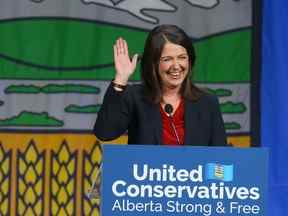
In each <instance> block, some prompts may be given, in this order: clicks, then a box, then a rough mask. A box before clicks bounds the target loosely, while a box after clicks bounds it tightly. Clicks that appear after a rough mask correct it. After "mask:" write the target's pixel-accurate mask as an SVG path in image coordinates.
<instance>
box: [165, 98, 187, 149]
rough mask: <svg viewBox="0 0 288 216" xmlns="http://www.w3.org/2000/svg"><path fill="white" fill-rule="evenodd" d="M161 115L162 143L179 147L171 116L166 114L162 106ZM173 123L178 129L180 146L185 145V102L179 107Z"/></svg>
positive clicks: (182, 101)
mask: <svg viewBox="0 0 288 216" xmlns="http://www.w3.org/2000/svg"><path fill="white" fill-rule="evenodd" d="M160 113H161V118H162V142H163V144H164V145H178V144H177V138H176V136H175V134H174V131H173V128H172V125H171V123H170V121H171V120H170V119H169V116H167V114H166V113H165V111H164V109H163V108H162V106H160ZM172 121H173V122H174V125H175V127H176V131H177V133H178V136H179V140H180V145H183V144H184V100H183V99H182V100H181V102H180V104H179V106H178V107H177V109H176V111H175V112H174V114H173V116H172Z"/></svg>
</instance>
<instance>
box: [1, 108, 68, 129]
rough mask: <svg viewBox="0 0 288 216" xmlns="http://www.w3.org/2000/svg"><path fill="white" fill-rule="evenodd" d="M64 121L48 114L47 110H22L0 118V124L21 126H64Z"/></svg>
mask: <svg viewBox="0 0 288 216" xmlns="http://www.w3.org/2000/svg"><path fill="white" fill-rule="evenodd" d="M63 125H64V123H63V122H62V121H60V120H58V119H56V118H54V117H51V116H49V115H48V113H47V112H42V113H36V112H28V111H22V112H21V113H20V114H19V115H17V116H14V117H11V118H7V119H3V120H0V126H5V127H6V126H21V127H39V126H40V127H43V126H44V127H62V126H63Z"/></svg>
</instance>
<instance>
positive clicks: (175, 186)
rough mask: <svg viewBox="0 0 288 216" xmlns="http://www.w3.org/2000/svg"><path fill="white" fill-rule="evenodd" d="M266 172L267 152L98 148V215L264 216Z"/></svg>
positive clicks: (256, 150) (186, 148) (109, 146)
mask: <svg viewBox="0 0 288 216" xmlns="http://www.w3.org/2000/svg"><path fill="white" fill-rule="evenodd" d="M159 155H161V157H159ZM267 169H268V151H267V149H260V148H257V149H255V148H250V149H240V148H212V147H211V148H207V147H206V148H197V147H194V148H193V147H183V148H173V147H172V148H171V147H160V146H139V145H135V146H131V145H129V146H117V145H104V147H103V170H102V194H101V198H102V202H101V214H102V215H103V216H108V215H109V216H120V215H127V216H130V215H131V216H132V215H133V216H137V215H159V216H170V215H171V216H174V215H177V214H179V215H183V216H188V215H196V216H212V215H213V216H218V215H223V216H224V215H231V216H232V215H233V216H237V215H238V216H240V215H241V216H243V215H259V216H265V215H266V205H267V201H266V199H267V179H268V173H267Z"/></svg>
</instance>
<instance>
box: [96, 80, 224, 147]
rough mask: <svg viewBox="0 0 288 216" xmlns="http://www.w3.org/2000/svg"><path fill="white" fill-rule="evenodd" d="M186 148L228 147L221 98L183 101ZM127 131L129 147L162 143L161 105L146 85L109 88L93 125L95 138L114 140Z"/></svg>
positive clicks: (208, 97)
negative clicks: (145, 89)
mask: <svg viewBox="0 0 288 216" xmlns="http://www.w3.org/2000/svg"><path fill="white" fill-rule="evenodd" d="M184 104H185V105H184V106H185V110H184V112H185V113H184V118H185V119H184V122H185V123H184V124H185V126H184V127H185V138H184V145H193V146H225V145H226V143H227V142H226V134H225V129H224V123H223V119H222V115H221V112H220V107H219V103H218V99H217V98H216V97H215V96H212V95H209V94H203V95H202V96H201V97H200V99H199V100H197V101H190V100H185V102H184ZM127 129H128V143H129V144H162V120H161V114H160V108H159V104H152V103H149V102H148V101H147V100H146V99H145V98H144V96H143V86H142V85H141V84H139V85H130V86H127V88H126V89H125V91H123V92H118V91H115V90H114V88H113V87H112V86H111V85H110V86H109V87H108V89H107V91H106V93H105V96H104V100H103V104H102V106H101V109H100V111H99V113H98V117H97V120H96V123H95V125H94V133H95V135H96V137H97V138H98V139H100V140H103V141H108V140H112V139H115V138H117V137H119V136H121V135H122V134H123V133H125V132H126V131H127Z"/></svg>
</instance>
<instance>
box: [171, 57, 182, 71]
mask: <svg viewBox="0 0 288 216" xmlns="http://www.w3.org/2000/svg"><path fill="white" fill-rule="evenodd" d="M172 67H173V68H174V69H178V68H180V62H179V61H178V60H177V59H174V61H173V65H172Z"/></svg>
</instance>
